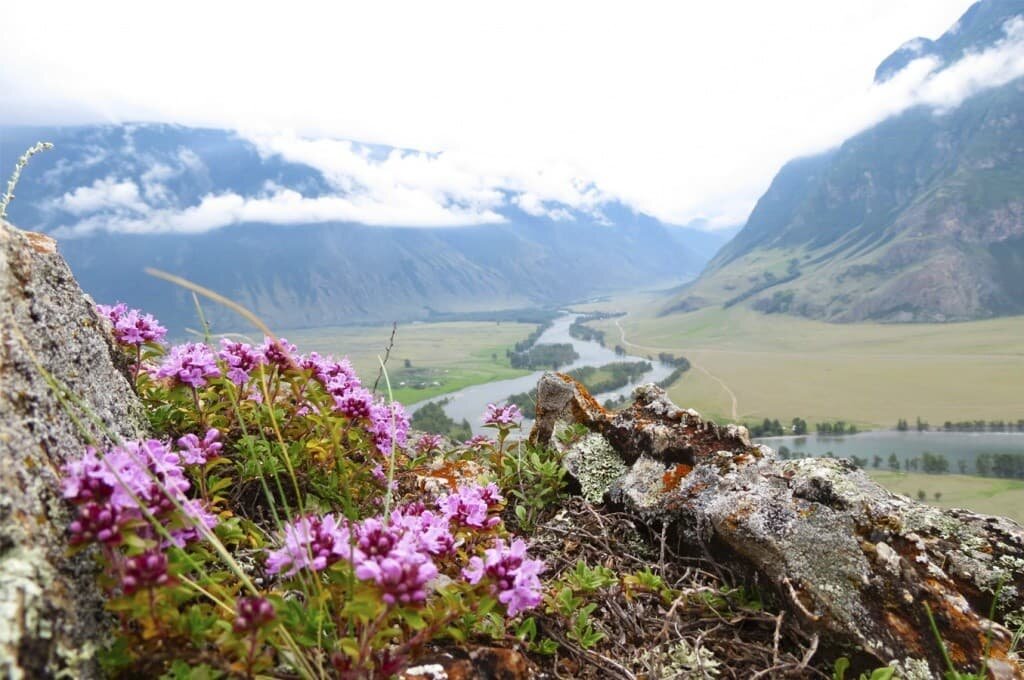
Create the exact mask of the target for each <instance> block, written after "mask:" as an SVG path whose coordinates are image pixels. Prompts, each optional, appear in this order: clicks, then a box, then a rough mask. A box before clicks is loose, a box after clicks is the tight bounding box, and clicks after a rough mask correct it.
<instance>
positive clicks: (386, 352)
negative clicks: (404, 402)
mask: <svg viewBox="0 0 1024 680" xmlns="http://www.w3.org/2000/svg"><path fill="white" fill-rule="evenodd" d="M397 332H398V322H397V321H392V322H391V339H390V340H388V346H387V347H386V348H384V358H383V359H381V364H380V370H379V371H377V379H376V380H374V381H373V393H374V394H377V385H379V384H380V379H381V378H382V377H383V376H384V369H385V367H386V366H387V365H388V359H390V358H391V350H392V348H393V347H394V346H395V333H397Z"/></svg>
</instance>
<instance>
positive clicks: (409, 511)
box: [391, 504, 455, 555]
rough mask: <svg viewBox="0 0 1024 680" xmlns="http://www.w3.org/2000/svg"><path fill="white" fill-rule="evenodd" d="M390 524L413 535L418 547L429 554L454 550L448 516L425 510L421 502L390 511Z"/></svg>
mask: <svg viewBox="0 0 1024 680" xmlns="http://www.w3.org/2000/svg"><path fill="white" fill-rule="evenodd" d="M391 525H392V526H395V527H399V528H401V529H402V530H403V531H404V532H405V533H407V534H409V535H411V536H412V537H414V538H415V539H416V541H417V542H418V544H419V549H420V550H422V551H424V552H428V553H430V554H431V555H450V554H451V553H453V552H454V551H455V538H454V537H453V536H452V534H451V531H450V530H449V528H448V526H449V520H448V517H446V516H445V515H444V514H439V513H435V512H433V511H431V510H427V509H426V508H424V507H423V505H422V504H417V506H415V507H406V508H402V509H399V510H395V511H394V512H392V513H391Z"/></svg>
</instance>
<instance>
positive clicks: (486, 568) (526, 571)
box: [462, 538, 544, 616]
mask: <svg viewBox="0 0 1024 680" xmlns="http://www.w3.org/2000/svg"><path fill="white" fill-rule="evenodd" d="M542 571H544V562H542V561H541V560H533V559H529V558H527V557H526V542H525V541H523V540H522V539H520V538H517V539H516V540H514V541H512V544H511V545H506V544H505V541H504V540H502V539H500V538H499V539H495V541H494V547H493V548H488V549H487V550H485V551H484V557H483V559H481V558H480V557H472V558H470V560H469V566H468V567H466V568H464V569H463V570H462V576H463V577H464V578H465V579H466V580H467V581H468V582H469V583H472V584H474V585H476V584H477V583H479V582H480V581H481V580H483V579H484V578H486V579H488V580H489V581H490V591H491V594H494V595H497V596H498V601H499V602H501V603H503V604H504V605H505V608H506V610H507V612H508V615H509V616H515V615H516V614H518V613H519V612H521V611H524V610H527V609H532V608H533V607H536V606H537V605H538V604H540V600H541V592H542V586H541V582H540V578H539V576H540V573H541V572H542Z"/></svg>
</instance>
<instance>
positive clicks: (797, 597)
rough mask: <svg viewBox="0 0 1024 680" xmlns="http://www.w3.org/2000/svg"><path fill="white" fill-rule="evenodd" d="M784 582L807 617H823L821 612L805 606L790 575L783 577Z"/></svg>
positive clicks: (815, 618) (794, 601)
mask: <svg viewBox="0 0 1024 680" xmlns="http://www.w3.org/2000/svg"><path fill="white" fill-rule="evenodd" d="M782 582H783V583H785V584H786V587H787V588H789V594H790V597H792V599H793V603H794V604H795V605H796V606H797V607H798V608H799V609H800V611H802V612H803V613H804V614H805V615H806V616H807V618H809V619H810V620H811V621H817V620H819V619H821V614H814V613H813V612H811V611H810V610H808V609H807V607H805V606H804V603H803V602H801V601H800V596H799V595H798V594H797V592H796V589H795V588H794V587H793V583H792V582H791V581H790V580H789V577H788V576H786V577H785V578H783V579H782ZM815 644H817V643H815Z"/></svg>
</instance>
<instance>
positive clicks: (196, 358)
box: [156, 342, 220, 389]
mask: <svg viewBox="0 0 1024 680" xmlns="http://www.w3.org/2000/svg"><path fill="white" fill-rule="evenodd" d="M156 375H157V377H158V378H171V379H172V380H174V381H175V382H178V383H181V384H182V385H188V386H190V387H192V388H194V389H198V388H200V387H203V386H205V385H206V379H207V378H216V377H219V376H220V369H219V368H217V362H216V359H215V357H214V355H213V350H211V349H210V348H209V347H207V346H206V345H204V344H202V343H198V342H189V343H185V344H184V345H175V346H174V347H172V348H171V351H170V352H168V353H167V356H166V357H164V361H163V363H162V364H160V368H159V369H158V370H157V372H156Z"/></svg>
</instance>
